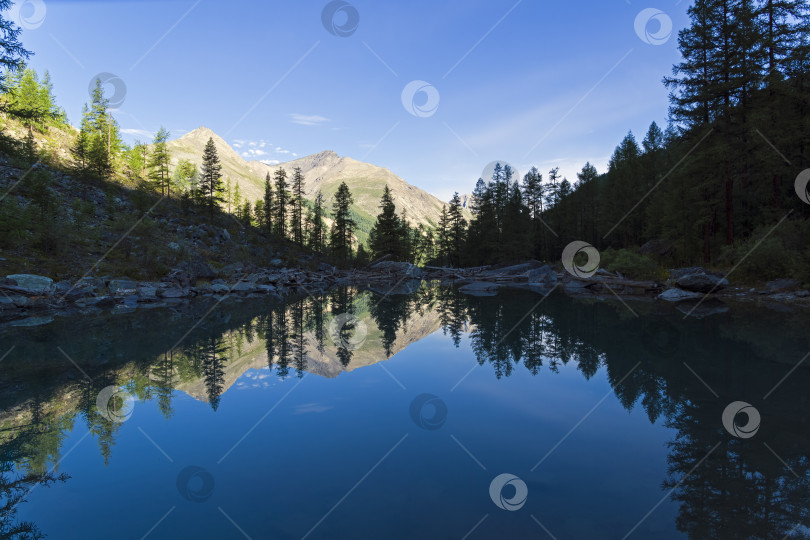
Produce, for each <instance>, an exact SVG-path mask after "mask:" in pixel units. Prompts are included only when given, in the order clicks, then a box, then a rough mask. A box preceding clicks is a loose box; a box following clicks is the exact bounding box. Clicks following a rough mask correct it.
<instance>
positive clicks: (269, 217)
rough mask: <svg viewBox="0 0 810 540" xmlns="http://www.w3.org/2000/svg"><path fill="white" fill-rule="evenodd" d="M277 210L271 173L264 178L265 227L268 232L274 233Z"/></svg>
mask: <svg viewBox="0 0 810 540" xmlns="http://www.w3.org/2000/svg"><path fill="white" fill-rule="evenodd" d="M275 211H276V207H275V201H274V197H273V184H272V183H271V182H270V173H267V176H265V178H264V229H265V231H266V232H267V234H272V233H273V220H274V214H275Z"/></svg>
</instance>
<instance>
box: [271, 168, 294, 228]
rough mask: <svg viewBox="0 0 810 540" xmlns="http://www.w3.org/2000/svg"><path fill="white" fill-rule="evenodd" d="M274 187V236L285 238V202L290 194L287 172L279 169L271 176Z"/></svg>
mask: <svg viewBox="0 0 810 540" xmlns="http://www.w3.org/2000/svg"><path fill="white" fill-rule="evenodd" d="M273 179H274V181H275V186H276V205H275V210H276V215H275V216H274V220H275V227H276V234H277V235H278V236H279V237H281V238H286V236H287V202H288V201H289V199H290V194H289V192H288V191H287V171H285V170H284V169H282V168H281V167H279V168H278V169H277V170H276V173H275V175H274V176H273Z"/></svg>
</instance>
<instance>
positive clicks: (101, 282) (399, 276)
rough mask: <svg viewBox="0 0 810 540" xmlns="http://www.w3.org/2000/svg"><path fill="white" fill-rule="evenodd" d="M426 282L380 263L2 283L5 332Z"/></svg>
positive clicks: (409, 270) (184, 269)
mask: <svg viewBox="0 0 810 540" xmlns="http://www.w3.org/2000/svg"><path fill="white" fill-rule="evenodd" d="M421 277H422V273H421V271H420V270H419V269H418V268H417V267H415V266H413V265H411V264H408V263H394V262H381V263H378V264H377V265H375V266H374V267H370V268H368V269H365V270H341V269H338V268H336V267H334V266H331V265H329V264H325V263H323V264H321V265H319V266H318V268H317V269H316V270H303V269H296V268H283V267H274V268H246V267H244V266H243V265H242V264H235V265H229V266H226V267H225V268H223V269H222V270H219V271H215V270H214V269H212V268H211V267H210V266H209V265H208V264H206V263H202V262H200V263H186V264H183V265H180V266H179V267H177V268H175V269H173V270H172V271H171V272H170V273H169V274H168V275H166V276H165V277H164V278H163V279H161V280H160V281H134V280H132V279H129V278H127V277H110V276H106V277H84V278H81V279H77V280H63V281H59V282H54V281H53V280H52V279H51V278H49V277H46V276H40V275H34V274H12V275H8V276H5V278H0V326H41V325H44V324H47V323H49V322H51V321H53V318H54V317H58V316H81V315H88V314H97V313H102V312H105V311H108V312H110V313H113V314H117V313H128V312H131V311H134V310H135V309H157V308H171V307H173V306H177V305H180V304H183V303H187V302H190V301H193V300H195V299H201V298H203V299H204V298H212V299H214V300H223V299H225V298H226V297H235V298H262V297H264V298H270V299H276V300H279V301H281V300H283V299H284V298H286V297H288V296H292V295H300V294H313V293H322V292H326V291H327V290H329V289H331V288H332V287H335V286H342V285H344V286H345V285H355V286H363V287H366V288H371V289H373V290H377V291H378V292H381V294H391V293H402V292H403V290H402V289H405V290H404V292H408V291H409V290H411V289H412V288H413V287H412V285H411V286H409V283H413V282H414V281H415V280H419V279H420V278H421ZM395 285H396V287H395Z"/></svg>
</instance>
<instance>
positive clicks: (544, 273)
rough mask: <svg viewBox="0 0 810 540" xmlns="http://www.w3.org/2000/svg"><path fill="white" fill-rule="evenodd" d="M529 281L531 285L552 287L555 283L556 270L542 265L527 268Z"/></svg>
mask: <svg viewBox="0 0 810 540" xmlns="http://www.w3.org/2000/svg"><path fill="white" fill-rule="evenodd" d="M528 276H529V283H530V284H532V285H541V286H544V287H553V286H555V285H556V284H557V272H555V271H554V270H553V269H552V268H551V267H550V266H543V267H540V268H535V269H534V270H529V273H528Z"/></svg>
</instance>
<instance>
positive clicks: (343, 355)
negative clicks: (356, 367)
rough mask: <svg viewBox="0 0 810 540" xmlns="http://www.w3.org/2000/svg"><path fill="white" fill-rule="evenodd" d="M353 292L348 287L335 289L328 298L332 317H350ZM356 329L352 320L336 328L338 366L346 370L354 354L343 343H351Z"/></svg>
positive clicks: (352, 309) (352, 308) (352, 305)
mask: <svg viewBox="0 0 810 540" xmlns="http://www.w3.org/2000/svg"><path fill="white" fill-rule="evenodd" d="M354 296H355V293H354V290H352V289H351V288H349V287H341V288H339V289H335V290H334V291H333V292H332V294H331V295H330V297H329V301H330V304H331V306H332V315H333V316H335V317H337V316H339V315H343V314H348V315H351V314H353V313H354ZM355 329H356V325H355V324H354V321H353V320H352V319H348V320H346V322H345V323H344V324H342V325H340V327H339V328H337V333H338V335H337V336H335V337H336V338H337V342H338V343H337V345H338V349H337V357H338V360H340V364H341V365H342V366H343V367H344V368H346V367H348V366H349V363H351V361H352V356H353V355H354V353H353V352H352V350H351V349H350V348H348V347H346V346H344V345H343V344H344V343H349V342H351V339H352V337H353V336H354V331H355Z"/></svg>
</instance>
